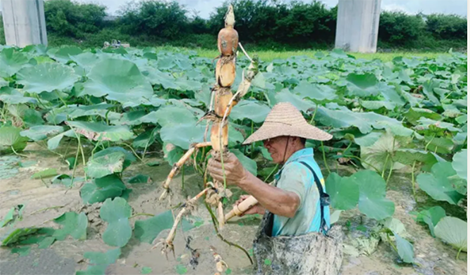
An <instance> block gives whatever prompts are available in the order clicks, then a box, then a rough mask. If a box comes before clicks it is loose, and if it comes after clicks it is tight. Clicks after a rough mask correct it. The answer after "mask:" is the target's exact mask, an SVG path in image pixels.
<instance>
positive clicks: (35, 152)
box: [0, 144, 467, 275]
mask: <svg viewBox="0 0 470 275" xmlns="http://www.w3.org/2000/svg"><path fill="white" fill-rule="evenodd" d="M23 154H25V155H27V157H22V158H21V161H22V162H27V161H33V162H35V163H34V164H32V165H31V166H29V167H25V168H21V167H16V169H18V173H16V174H14V175H13V176H11V175H10V176H8V177H9V178H2V177H0V218H3V217H4V216H5V215H6V213H7V212H8V210H9V209H10V208H11V207H14V206H16V205H18V204H25V205H26V207H25V210H24V212H23V216H24V218H23V220H22V221H19V222H17V223H16V224H15V227H16V228H20V227H30V226H37V227H39V226H43V227H44V226H48V227H54V226H55V224H54V223H53V222H52V221H51V220H52V219H54V218H56V217H58V216H60V215H62V214H63V213H65V212H68V211H77V212H85V213H86V214H87V216H88V220H89V225H88V229H87V239H86V240H84V241H76V240H73V239H72V238H70V237H69V238H67V239H66V240H64V241H57V242H55V243H54V244H53V245H52V246H50V247H49V248H47V249H39V248H36V247H33V249H31V252H30V253H29V255H26V256H20V255H18V254H13V253H11V251H10V249H7V248H1V249H0V274H2V275H3V274H7V275H9V274H64V275H65V274H75V272H76V271H77V270H85V269H86V267H87V263H86V261H85V260H84V258H83V254H84V252H87V251H95V252H105V251H107V250H110V249H113V247H110V246H108V245H106V244H105V243H104V242H103V240H102V238H101V234H102V233H103V231H104V230H105V229H106V226H107V225H106V223H105V222H103V221H101V220H100V218H99V209H100V204H94V205H91V206H84V205H83V203H82V201H81V199H80V195H79V188H80V185H81V184H80V183H77V184H76V185H75V186H74V187H73V188H71V189H67V188H66V187H64V186H63V185H55V184H52V185H51V184H50V183H49V182H50V179H49V180H48V179H45V180H44V182H43V181H41V180H36V179H31V175H33V174H34V173H36V172H38V171H42V170H45V169H47V168H56V169H57V171H58V173H64V174H68V175H71V174H72V171H71V170H69V169H68V166H67V164H66V163H65V162H64V161H63V160H61V158H60V157H58V156H57V155H55V154H53V153H51V152H49V151H47V150H45V149H43V148H42V147H40V146H38V145H37V144H28V147H27V148H26V150H25V151H24V152H23ZM1 162H2V157H0V165H1ZM161 163H162V164H161V165H159V166H154V167H149V166H147V165H145V164H142V163H139V162H136V163H134V164H133V165H131V166H130V167H129V168H128V169H127V170H125V172H124V173H123V180H124V182H125V184H126V185H127V187H128V188H131V189H132V192H131V193H130V195H129V199H128V202H129V204H130V205H131V206H132V208H133V213H134V214H136V213H147V214H155V215H156V214H160V213H163V212H165V211H167V210H168V209H170V206H169V203H168V201H163V202H162V201H159V200H158V197H159V196H160V193H161V191H162V189H161V187H160V186H161V183H162V182H163V181H164V180H165V178H166V176H167V175H168V173H169V172H170V169H171V167H170V166H168V165H167V164H166V163H165V162H164V161H161ZM319 163H322V162H321V161H319ZM330 167H331V166H330ZM333 167H334V166H333ZM340 169H341V170H340V171H338V172H339V173H340V174H343V175H344V174H348V173H350V172H351V171H350V170H351V168H350V167H348V168H345V167H343V166H340ZM137 174H144V175H148V176H150V177H151V179H152V183H144V184H132V185H131V184H129V183H128V179H129V178H131V177H133V176H135V175H137ZM83 175H84V173H83V169H82V166H81V165H80V166H79V167H78V168H77V171H76V176H79V177H80V176H83ZM410 178H411V177H410V176H409V175H406V174H398V173H397V174H394V175H393V176H392V179H391V182H390V184H389V190H388V191H387V198H389V199H390V200H392V201H393V202H394V203H395V206H396V207H395V209H396V210H395V214H394V218H397V219H399V220H400V221H401V222H402V223H403V224H404V225H405V227H406V230H407V232H408V233H409V234H410V239H411V240H412V241H413V244H414V253H415V258H416V261H417V264H416V265H410V264H402V263H400V262H399V257H398V255H397V254H396V253H395V252H394V251H393V250H392V249H391V247H390V246H389V245H388V244H386V243H383V242H380V243H379V245H378V246H377V249H375V250H374V251H373V252H372V253H370V255H355V256H350V255H347V254H345V256H344V260H343V267H342V274H466V273H467V259H466V257H467V254H466V253H461V255H460V259H458V260H457V259H456V254H457V251H456V250H454V249H452V248H451V247H449V246H448V245H445V244H443V243H442V242H441V241H440V240H438V239H434V238H433V237H432V236H431V235H430V233H429V229H428V228H427V227H426V226H422V225H420V224H417V223H416V222H415V221H414V220H413V216H412V215H410V214H409V213H410V211H413V210H416V209H417V208H418V207H419V205H420V203H423V201H426V200H425V199H423V197H422V196H421V197H420V198H421V199H418V204H416V203H415V200H414V198H413V196H412V195H411V189H410V186H411V183H410ZM201 184H202V179H201V177H200V176H199V175H198V174H196V173H194V171H192V169H191V168H189V167H188V169H185V176H184V189H183V188H182V185H183V181H182V176H181V175H178V176H176V177H175V178H174V180H173V181H172V190H173V191H174V192H173V193H174V196H173V197H172V202H173V203H178V202H183V201H184V200H185V198H186V197H187V196H193V195H195V194H196V193H197V192H198V190H200V185H201ZM227 211H228V209H226V212H227ZM174 214H175V215H176V214H177V213H176V212H174ZM194 216H197V217H200V218H202V221H203V223H202V225H200V226H198V227H196V228H194V229H192V230H190V231H186V232H182V231H181V230H178V231H177V235H176V238H175V241H174V246H175V256H173V255H172V254H169V255H167V256H168V259H167V257H166V255H164V254H162V253H161V252H160V250H159V249H158V248H157V249H154V250H152V249H151V248H152V245H151V244H148V243H143V242H140V241H139V240H137V239H135V238H134V237H132V238H131V240H130V241H129V243H128V244H127V246H125V247H124V248H123V249H122V254H121V256H120V258H119V259H118V260H117V261H116V263H114V264H112V265H110V266H109V267H108V269H107V271H106V274H142V268H144V267H149V268H151V270H152V272H151V273H150V274H214V273H215V272H216V269H215V262H214V257H213V251H211V249H212V250H213V249H215V250H216V251H217V253H219V254H220V255H221V256H222V258H223V259H224V260H225V261H226V263H227V264H228V266H229V267H230V270H231V272H232V274H251V273H252V266H251V264H250V261H249V259H248V257H247V256H246V255H245V254H244V253H243V252H242V251H241V250H239V249H237V248H235V247H233V246H230V245H228V244H226V243H225V242H223V241H222V240H221V239H220V238H219V237H218V236H217V234H216V232H215V230H214V227H213V225H212V222H211V219H210V215H209V213H208V211H207V210H206V208H205V207H204V205H203V204H200V206H199V209H198V210H197V212H196V213H195V214H194ZM147 218H149V217H146V216H136V217H134V218H132V219H131V225H132V226H134V223H135V221H137V220H143V219H147ZM259 221H260V219H259V217H249V218H244V219H238V220H237V219H234V221H233V222H231V223H229V224H227V225H226V226H225V227H224V229H223V230H221V234H222V235H223V237H224V238H226V239H227V240H229V241H231V242H234V243H236V244H238V245H240V246H241V247H243V248H245V249H246V250H247V251H249V253H251V245H252V241H253V238H254V236H255V232H256V229H257V225H258V223H259ZM348 221H349V222H348ZM369 223H370V221H368V220H367V219H366V218H365V216H363V215H361V214H360V213H359V211H358V210H357V208H356V209H354V210H350V211H345V212H343V213H342V214H341V218H340V220H339V222H338V224H341V225H342V226H343V230H344V232H345V235H346V236H347V235H348V234H358V231H357V230H354V228H355V227H357V226H358V225H364V226H365V227H366V228H370V227H369V225H368V224H369ZM372 223H373V222H372ZM346 224H349V226H346ZM168 232H169V230H164V231H162V232H161V233H160V234H159V236H157V238H165V237H166V236H167V234H168ZM5 233H6V229H5V228H4V229H0V235H3V234H5ZM361 234H362V232H361ZM188 238H190V239H191V242H190V247H191V248H192V249H197V251H198V252H199V255H200V256H199V257H198V259H197V260H198V261H197V262H198V263H197V265H196V264H194V263H193V264H191V258H192V253H191V251H190V250H189V249H188V248H186V243H187V240H188Z"/></svg>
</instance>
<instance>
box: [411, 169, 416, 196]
mask: <svg viewBox="0 0 470 275" xmlns="http://www.w3.org/2000/svg"><path fill="white" fill-rule="evenodd" d="M415 165H416V160H415V161H414V162H413V167H412V168H411V189H412V192H413V197H414V199H415V201H416V191H415Z"/></svg>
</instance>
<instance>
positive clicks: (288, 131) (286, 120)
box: [243, 102, 332, 144]
mask: <svg viewBox="0 0 470 275" xmlns="http://www.w3.org/2000/svg"><path fill="white" fill-rule="evenodd" d="M279 136H292V137H302V138H305V139H313V140H330V139H331V138H332V135H330V134H328V133H327V132H324V131H322V130H320V129H318V128H317V127H315V126H312V125H310V124H308V123H307V121H306V120H305V118H304V117H303V115H302V114H301V113H300V112H299V110H297V108H295V107H294V105H292V104H290V103H288V102H282V103H278V104H276V105H275V106H274V107H273V109H272V110H271V112H270V113H269V114H268V116H267V117H266V120H265V121H264V123H263V125H261V127H260V128H259V129H258V130H257V131H255V132H254V133H253V134H252V135H251V136H249V137H248V138H247V139H246V140H245V142H243V144H250V143H253V142H255V141H260V140H265V139H269V138H275V137H279Z"/></svg>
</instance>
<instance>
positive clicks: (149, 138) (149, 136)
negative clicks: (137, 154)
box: [132, 128, 158, 148]
mask: <svg viewBox="0 0 470 275" xmlns="http://www.w3.org/2000/svg"><path fill="white" fill-rule="evenodd" d="M157 136H158V131H157V129H156V128H153V129H148V130H147V131H145V132H143V133H142V134H140V135H139V136H137V137H136V138H135V139H134V141H133V142H132V146H133V147H134V148H146V147H149V146H150V145H152V144H153V143H154V142H155V141H156V140H157Z"/></svg>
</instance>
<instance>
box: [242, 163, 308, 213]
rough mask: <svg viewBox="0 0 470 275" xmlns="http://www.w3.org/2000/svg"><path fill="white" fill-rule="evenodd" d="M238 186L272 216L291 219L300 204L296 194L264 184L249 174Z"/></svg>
mask: <svg viewBox="0 0 470 275" xmlns="http://www.w3.org/2000/svg"><path fill="white" fill-rule="evenodd" d="M238 186H239V187H240V188H241V189H243V190H244V191H245V192H247V193H248V194H250V195H252V196H253V197H255V198H256V199H257V200H258V202H259V204H260V205H261V206H262V207H264V208H266V209H267V210H268V211H269V212H271V213H273V214H276V215H279V216H283V217H289V218H292V217H294V215H295V213H296V212H297V208H298V206H299V203H300V199H299V196H298V195H297V194H295V193H293V192H289V191H285V190H282V189H280V188H277V187H274V186H271V185H269V184H266V183H265V182H263V181H262V180H260V179H258V178H257V177H255V176H253V175H252V174H251V173H249V172H248V173H247V175H246V177H244V179H243V180H241V181H240V182H239V184H238Z"/></svg>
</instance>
